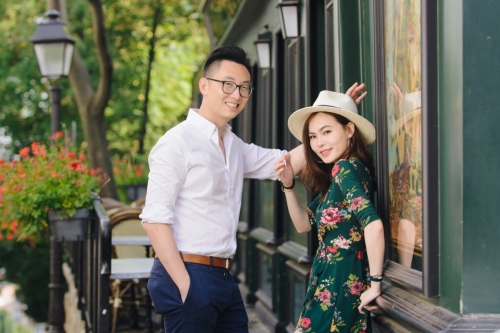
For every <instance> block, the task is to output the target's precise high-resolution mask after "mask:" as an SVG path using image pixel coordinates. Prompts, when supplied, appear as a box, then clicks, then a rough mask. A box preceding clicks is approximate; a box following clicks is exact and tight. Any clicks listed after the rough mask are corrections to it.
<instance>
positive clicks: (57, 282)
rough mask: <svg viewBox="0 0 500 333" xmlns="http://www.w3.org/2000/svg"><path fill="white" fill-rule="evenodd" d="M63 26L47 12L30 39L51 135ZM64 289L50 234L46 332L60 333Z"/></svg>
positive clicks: (66, 62) (62, 65)
mask: <svg viewBox="0 0 500 333" xmlns="http://www.w3.org/2000/svg"><path fill="white" fill-rule="evenodd" d="M63 26H64V23H63V22H62V21H61V20H60V18H59V12H58V11H57V10H49V11H47V12H46V13H45V18H44V20H43V21H42V22H41V23H40V24H39V25H38V28H37V29H36V31H35V35H34V36H33V37H32V38H31V41H32V42H33V48H34V50H35V55H36V58H37V61H38V66H39V67H40V73H41V74H42V76H44V77H46V78H48V79H49V82H50V87H49V90H50V99H51V104H52V113H51V130H52V135H54V133H56V132H57V131H59V128H60V127H59V109H60V106H61V86H59V85H55V84H53V82H52V81H51V79H58V78H61V77H66V76H68V74H69V70H70V68H71V59H72V57H73V50H74V45H75V40H74V39H73V38H71V37H69V36H68V35H66V33H65V31H64V28H63ZM64 289H65V284H64V276H63V272H62V243H61V242H57V241H56V238H55V236H54V235H53V234H52V235H51V238H50V284H49V291H50V294H49V317H48V322H49V330H48V332H49V333H64V320H65V319H64Z"/></svg>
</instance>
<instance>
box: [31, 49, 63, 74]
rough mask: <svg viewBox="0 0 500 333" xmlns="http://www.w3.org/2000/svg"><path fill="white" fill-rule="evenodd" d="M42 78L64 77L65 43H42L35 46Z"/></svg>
mask: <svg viewBox="0 0 500 333" xmlns="http://www.w3.org/2000/svg"><path fill="white" fill-rule="evenodd" d="M34 49H35V54H36V58H37V60H38V65H39V66H40V72H41V73H42V76H46V77H60V76H62V75H64V70H63V69H64V54H65V45H64V43H42V44H35V45H34Z"/></svg>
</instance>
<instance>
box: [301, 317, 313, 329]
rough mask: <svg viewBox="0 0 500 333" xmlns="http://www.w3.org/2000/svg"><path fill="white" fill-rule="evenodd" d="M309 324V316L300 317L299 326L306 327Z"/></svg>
mask: <svg viewBox="0 0 500 333" xmlns="http://www.w3.org/2000/svg"><path fill="white" fill-rule="evenodd" d="M309 325H311V319H309V318H302V324H301V326H302V327H304V328H308V327H309Z"/></svg>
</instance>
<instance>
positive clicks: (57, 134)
mask: <svg viewBox="0 0 500 333" xmlns="http://www.w3.org/2000/svg"><path fill="white" fill-rule="evenodd" d="M54 137H55V138H56V140H57V139H60V138H62V137H63V132H61V131H58V132H55V133H54Z"/></svg>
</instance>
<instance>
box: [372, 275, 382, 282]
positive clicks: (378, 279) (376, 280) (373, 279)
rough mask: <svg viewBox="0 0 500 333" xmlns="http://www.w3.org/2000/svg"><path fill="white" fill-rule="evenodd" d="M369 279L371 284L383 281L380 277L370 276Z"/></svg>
mask: <svg viewBox="0 0 500 333" xmlns="http://www.w3.org/2000/svg"><path fill="white" fill-rule="evenodd" d="M369 278H370V281H372V282H381V281H382V279H383V277H382V275H370V277H369Z"/></svg>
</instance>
